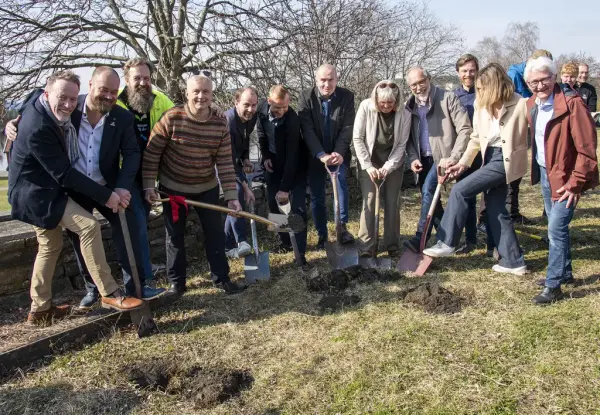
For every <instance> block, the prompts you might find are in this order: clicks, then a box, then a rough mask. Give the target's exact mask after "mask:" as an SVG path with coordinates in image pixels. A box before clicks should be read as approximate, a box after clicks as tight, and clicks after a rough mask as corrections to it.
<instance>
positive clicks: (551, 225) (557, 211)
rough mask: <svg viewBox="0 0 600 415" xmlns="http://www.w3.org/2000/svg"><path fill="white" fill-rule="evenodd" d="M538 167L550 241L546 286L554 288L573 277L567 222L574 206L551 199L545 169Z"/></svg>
mask: <svg viewBox="0 0 600 415" xmlns="http://www.w3.org/2000/svg"><path fill="white" fill-rule="evenodd" d="M539 167H540V183H541V185H542V197H543V198H544V208H545V209H546V214H547V215H548V240H549V241H550V252H549V253H548V270H547V271H546V287H548V288H556V287H560V285H561V284H562V282H563V281H564V280H566V279H568V278H572V277H573V268H572V265H571V241H570V238H569V223H571V219H572V218H573V213H574V212H575V207H574V206H571V207H567V200H563V201H562V202H559V201H557V200H555V201H553V200H552V191H551V190H550V182H549V181H548V175H547V173H546V169H545V168H544V167H542V166H539Z"/></svg>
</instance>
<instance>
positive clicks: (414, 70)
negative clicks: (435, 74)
mask: <svg viewBox="0 0 600 415" xmlns="http://www.w3.org/2000/svg"><path fill="white" fill-rule="evenodd" d="M417 71H420V72H423V76H424V77H425V78H427V79H431V74H430V73H429V71H428V70H427V69H425V68H423V67H422V66H413V67H411V68H409V69H408V71H406V79H408V77H409V76H410V74H411V73H412V72H417Z"/></svg>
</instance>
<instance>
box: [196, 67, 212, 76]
mask: <svg viewBox="0 0 600 415" xmlns="http://www.w3.org/2000/svg"><path fill="white" fill-rule="evenodd" d="M194 75H202V76H206V77H207V78H212V72H211V71H209V70H208V69H199V70H195V71H194Z"/></svg>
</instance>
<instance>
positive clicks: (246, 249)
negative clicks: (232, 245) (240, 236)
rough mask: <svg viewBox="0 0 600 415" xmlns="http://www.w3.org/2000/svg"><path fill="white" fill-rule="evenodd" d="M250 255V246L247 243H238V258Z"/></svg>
mask: <svg viewBox="0 0 600 415" xmlns="http://www.w3.org/2000/svg"><path fill="white" fill-rule="evenodd" d="M251 253H252V248H250V245H249V244H248V242H246V241H244V242H240V243H239V244H238V247H237V254H238V257H240V258H242V257H245V256H246V255H250V254H251Z"/></svg>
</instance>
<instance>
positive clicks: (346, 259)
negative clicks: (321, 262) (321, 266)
mask: <svg viewBox="0 0 600 415" xmlns="http://www.w3.org/2000/svg"><path fill="white" fill-rule="evenodd" d="M325 252H326V253H327V259H328V260H329V264H330V265H331V268H333V269H344V268H349V267H352V266H354V265H358V249H356V248H353V247H351V246H350V247H346V246H344V245H342V244H339V243H337V242H326V243H325Z"/></svg>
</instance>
